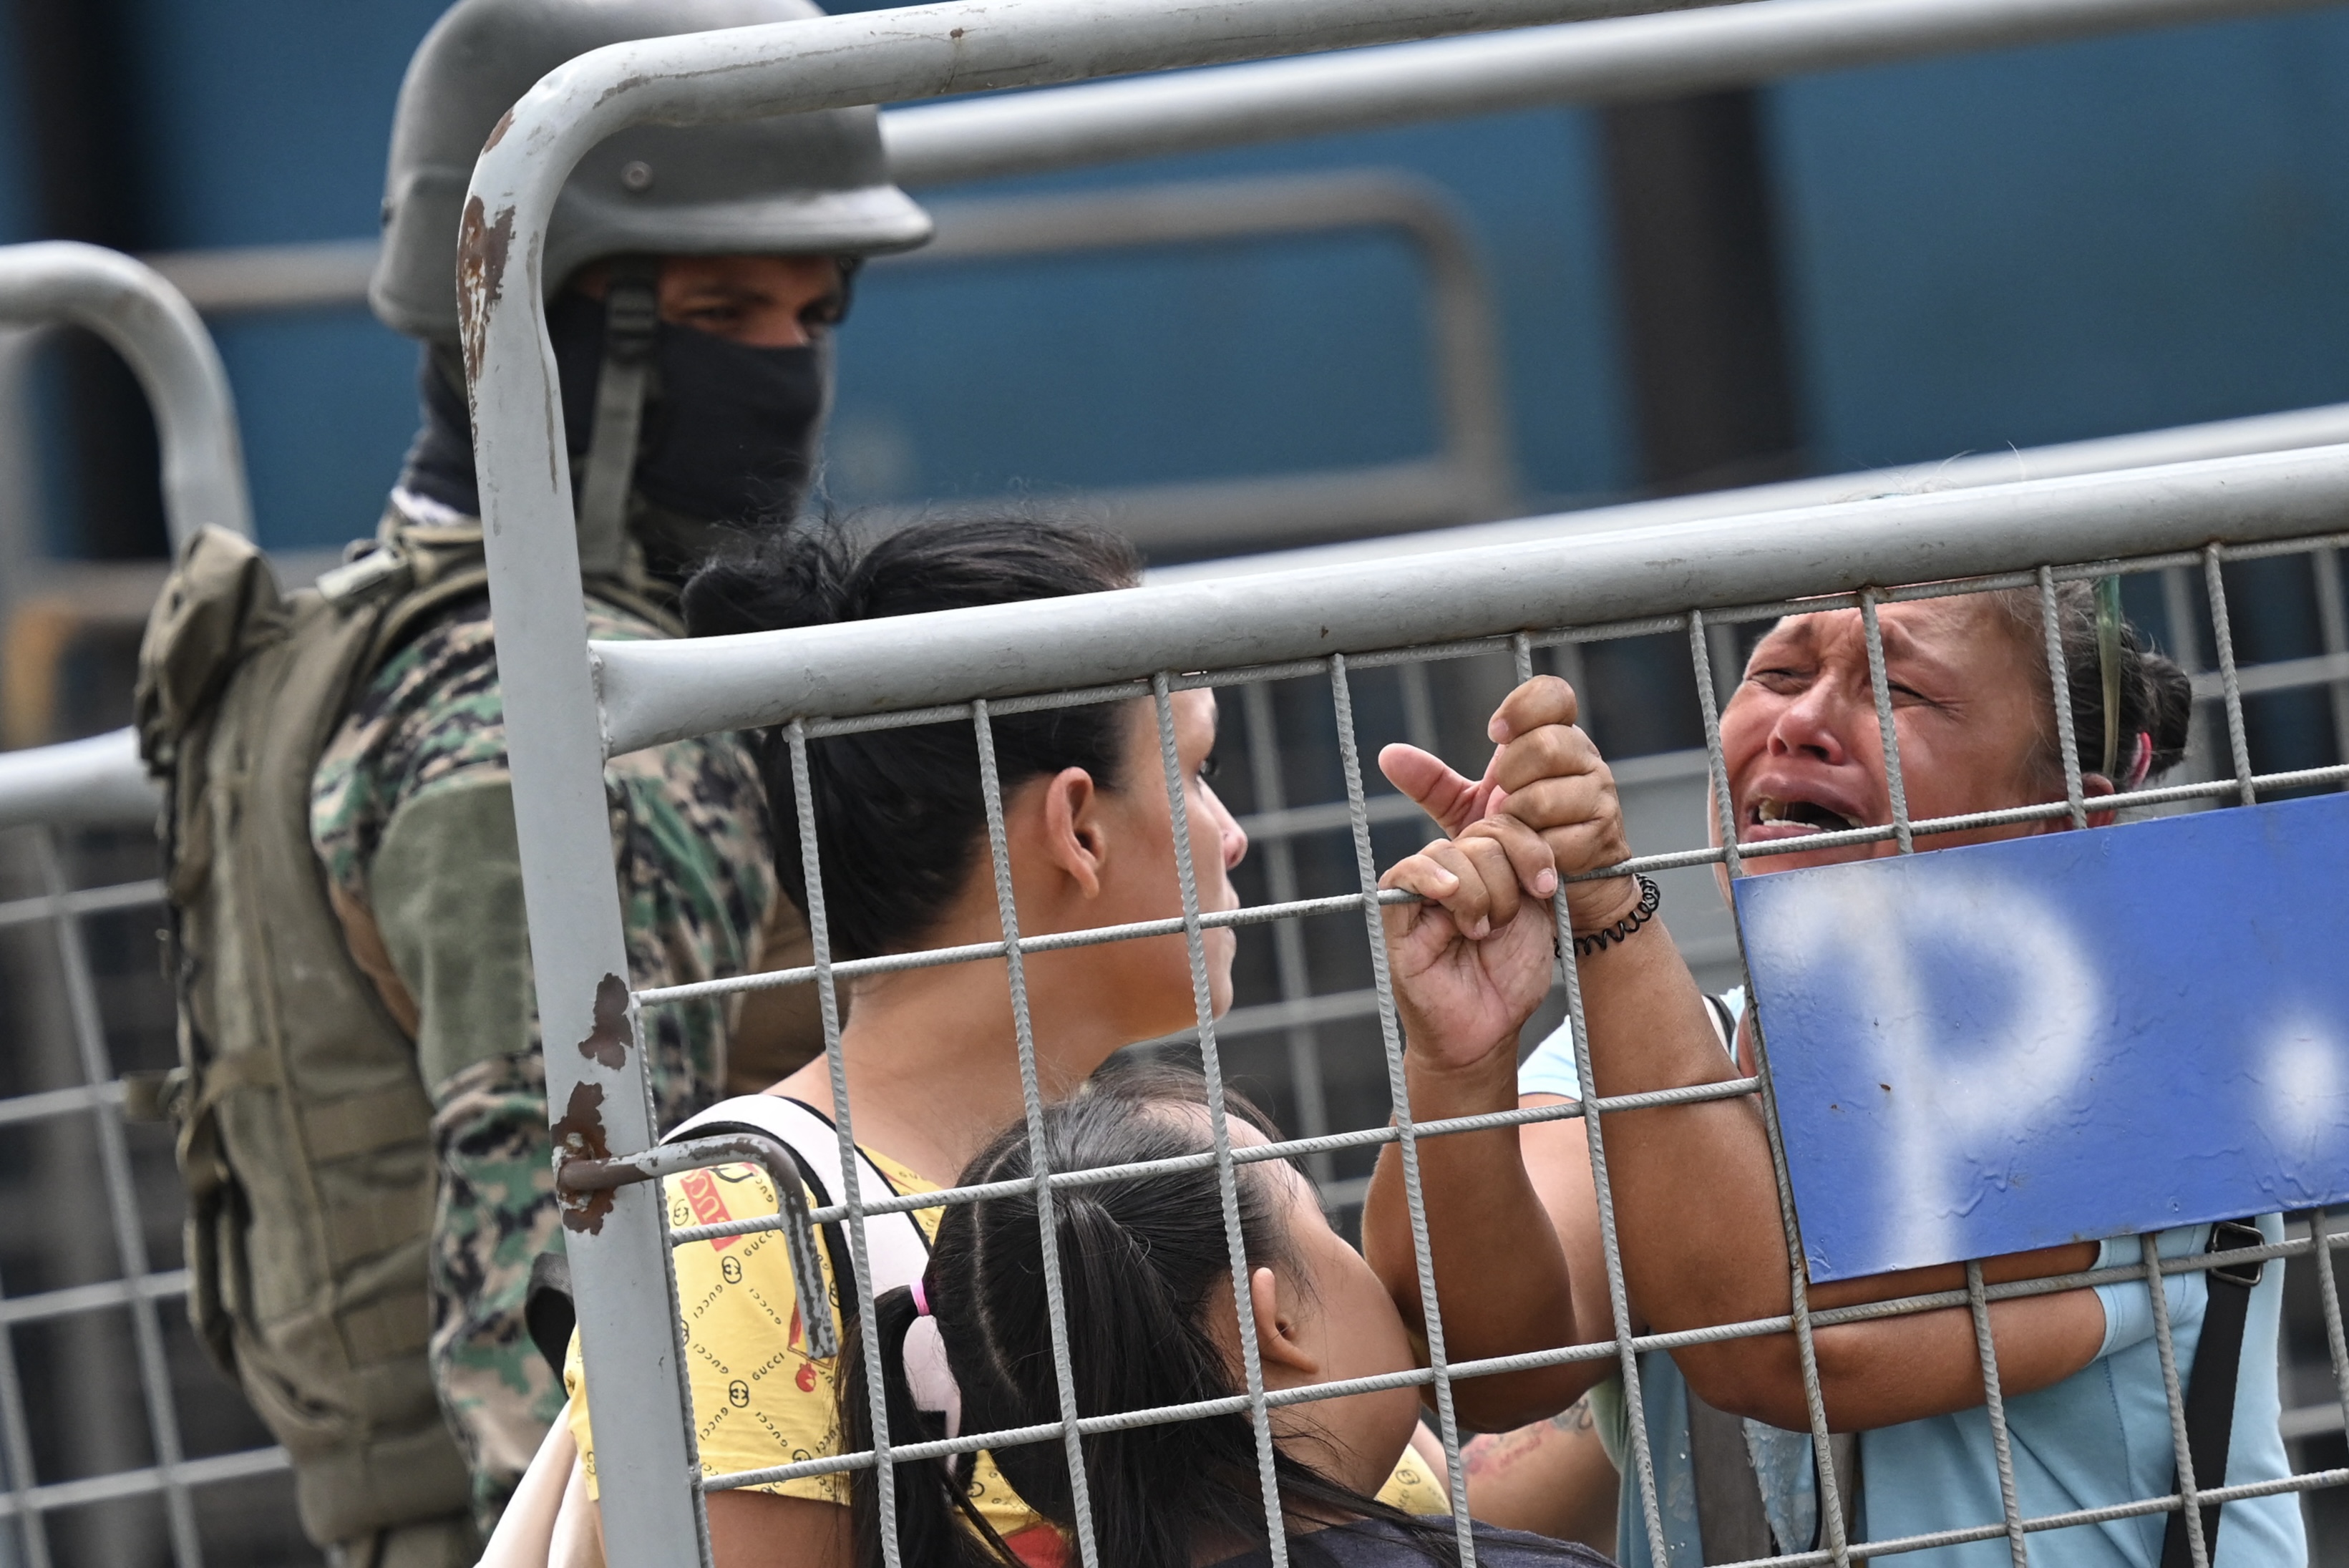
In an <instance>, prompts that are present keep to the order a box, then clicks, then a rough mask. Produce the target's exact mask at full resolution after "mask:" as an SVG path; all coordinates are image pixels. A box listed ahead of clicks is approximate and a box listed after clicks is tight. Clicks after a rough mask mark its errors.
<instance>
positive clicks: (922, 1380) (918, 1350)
mask: <svg viewBox="0 0 2349 1568" xmlns="http://www.w3.org/2000/svg"><path fill="white" fill-rule="evenodd" d="M911 1291H912V1295H913V1297H914V1310H915V1312H916V1313H917V1314H918V1315H917V1316H916V1318H915V1319H914V1323H913V1326H912V1327H910V1328H908V1329H906V1330H905V1348H904V1350H903V1351H902V1352H901V1353H900V1354H901V1356H902V1358H903V1360H904V1362H905V1387H906V1390H907V1391H908V1392H910V1393H911V1394H912V1395H913V1396H914V1408H916V1409H917V1410H925V1411H927V1412H929V1413H930V1414H932V1415H937V1416H944V1417H945V1418H947V1437H948V1438H949V1439H953V1438H958V1437H960V1436H961V1435H962V1388H961V1387H960V1386H959V1385H957V1383H956V1382H955V1376H954V1367H952V1366H951V1365H950V1364H949V1363H948V1362H947V1341H946V1336H945V1335H943V1334H941V1333H940V1332H939V1331H938V1320H937V1319H936V1318H935V1317H933V1316H931V1315H930V1301H929V1294H928V1292H926V1291H925V1290H924V1289H923V1288H922V1282H921V1281H920V1280H918V1279H917V1280H916V1281H915V1282H914V1283H913V1285H912V1286H911ZM945 1462H946V1464H947V1470H948V1471H949V1473H951V1472H952V1470H953V1468H954V1464H953V1460H951V1459H948V1460H947V1461H945Z"/></svg>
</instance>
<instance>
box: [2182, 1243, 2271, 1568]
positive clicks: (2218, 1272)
mask: <svg viewBox="0 0 2349 1568" xmlns="http://www.w3.org/2000/svg"><path fill="white" fill-rule="evenodd" d="M2266 1242H2267V1237H2266V1236H2265V1235H2263V1234H2261V1232H2260V1228H2259V1227H2258V1226H2257V1225H2253V1224H2250V1223H2248V1222H2244V1221H2240V1220H2223V1221H2221V1222H2219V1223H2218V1224H2215V1225H2213V1226H2211V1227H2210V1244H2209V1246H2207V1247H2205V1248H2204V1249H2203V1251H2205V1252H2211V1253H2227V1252H2233V1251H2234V1250H2235V1249H2236V1248H2238V1247H2256V1246H2261V1245H2264V1244H2265V1243H2266ZM2266 1269H2267V1265H2266V1264H2264V1263H2251V1264H2237V1265H2235V1266H2234V1267H2232V1268H2218V1269H2205V1270H2203V1271H2202V1277H2203V1279H2204V1280H2206V1281H2208V1282H2209V1292H2210V1298H2209V1305H2207V1306H2206V1307H2204V1308H2203V1312H2202V1336H2201V1338H2199V1339H2198V1340H2196V1341H2195V1344H2194V1370H2193V1372H2192V1373H2191V1374H2190V1375H2189V1377H2188V1379H2187V1384H2186V1451H2187V1452H2188V1453H2189V1455H2191V1456H2192V1457H2193V1460H2194V1484H2195V1485H2196V1486H2197V1487H2199V1488H2201V1489H2203V1490H2204V1491H2211V1490H2215V1489H2217V1488H2219V1487H2222V1486H2224V1485H2226V1484H2227V1450H2228V1449H2229V1448H2230V1446H2232V1444H2233V1441H2234V1436H2235V1377H2236V1374H2237V1372H2238V1371H2240V1369H2241V1367H2242V1364H2243V1330H2244V1327H2245V1326H2246V1325H2247V1324H2248V1323H2249V1321H2250V1318H2251V1287H2252V1286H2254V1285H2256V1284H2259V1283H2260V1276H2261V1274H2263V1273H2265V1272H2266ZM2223 1507H2224V1505H2223V1504H2220V1503H2211V1504H2207V1505H2205V1506H2204V1507H2203V1508H2202V1509H2201V1514H2202V1550H2203V1553H2204V1557H2203V1561H2204V1562H2206V1563H2217V1562H2218V1561H2219V1516H2220V1511H2221V1510H2222V1508H2223ZM2192 1561H2193V1545H2192V1543H2191V1542H2189V1541H2188V1540H2187V1538H2186V1511H2185V1510H2184V1509H2182V1508H2181V1509H2179V1510H2178V1511H2177V1512H2175V1513H2173V1514H2171V1515H2170V1516H2169V1527H2168V1529H2167V1530H2166V1531H2164V1532H2162V1538H2161V1568H2188V1565H2189V1563H2192Z"/></svg>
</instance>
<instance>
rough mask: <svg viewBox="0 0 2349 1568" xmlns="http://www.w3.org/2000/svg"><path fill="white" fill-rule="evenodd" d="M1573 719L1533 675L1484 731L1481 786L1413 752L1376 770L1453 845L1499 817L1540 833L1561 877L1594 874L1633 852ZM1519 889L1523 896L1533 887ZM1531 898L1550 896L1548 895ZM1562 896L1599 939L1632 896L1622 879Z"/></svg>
mask: <svg viewBox="0 0 2349 1568" xmlns="http://www.w3.org/2000/svg"><path fill="white" fill-rule="evenodd" d="M1579 715H1580V707H1579V704H1578V701H1577V699H1576V697H1575V695H1574V688H1573V687H1572V686H1568V684H1567V683H1566V682H1564V681H1562V680H1560V679H1558V677H1557V676H1534V677H1533V678H1532V679H1531V680H1528V681H1526V682H1525V683H1523V684H1522V685H1520V686H1518V687H1517V688H1516V690H1515V691H1512V692H1511V693H1510V694H1509V695H1508V696H1506V697H1505V698H1503V699H1502V702H1501V706H1500V707H1497V708H1495V710H1494V711H1493V718H1492V722H1491V723H1490V724H1489V725H1488V726H1487V727H1486V730H1485V733H1486V734H1488V735H1489V736H1490V737H1491V738H1492V739H1493V741H1494V751H1493V758H1492V760H1491V761H1490V762H1489V763H1487V764H1486V765H1485V776H1484V777H1483V778H1481V779H1470V778H1468V777H1467V776H1466V775H1464V774H1463V773H1460V772H1457V771H1456V770H1454V769H1452V768H1451V767H1449V766H1448V765H1447V764H1445V763H1444V760H1443V758H1438V757H1435V756H1433V755H1432V754H1430V753H1428V752H1425V751H1422V750H1421V749H1420V748H1418V747H1415V746H1390V747H1388V748H1385V749H1384V750H1382V751H1381V752H1380V753H1379V770H1380V771H1381V772H1382V773H1384V774H1385V775H1386V776H1387V779H1388V781H1389V782H1390V783H1392V784H1393V785H1394V787H1395V788H1396V789H1400V790H1402V792H1403V793H1404V794H1405V795H1408V796H1409V797H1411V799H1413V801H1415V802H1416V803H1417V804H1418V806H1419V808H1420V810H1423V811H1425V812H1426V813H1427V814H1428V815H1429V816H1431V817H1433V818H1434V819H1435V820H1436V823H1437V825H1438V826H1440V827H1442V828H1443V829H1444V831H1445V832H1446V833H1449V834H1451V835H1452V836H1453V837H1454V839H1455V840H1456V839H1458V838H1459V837H1460V836H1461V835H1462V834H1463V833H1465V832H1467V831H1468V830H1470V829H1472V828H1473V827H1475V825H1476V824H1478V823H1480V822H1485V821H1489V820H1493V819H1495V817H1498V816H1501V815H1504V814H1506V816H1509V817H1512V818H1515V819H1516V820H1517V821H1520V822H1522V823H1524V824H1525V825H1526V827H1528V828H1531V829H1532V830H1534V831H1535V832H1537V833H1538V834H1540V835H1541V838H1542V841H1543V842H1544V843H1545V844H1546V845H1547V847H1548V849H1549V852H1550V856H1551V862H1552V864H1553V865H1554V867H1555V868H1556V871H1557V874H1558V875H1559V876H1561V877H1572V876H1574V875H1576V874H1577V873H1578V872H1590V871H1598V870H1601V869H1603V868H1605V867H1607V866H1611V865H1617V864H1619V863H1621V862H1622V861H1627V860H1629V859H1630V856H1631V845H1630V840H1629V839H1628V838H1627V837H1626V836H1625V834H1624V831H1623V808H1622V802H1621V801H1620V800H1619V799H1618V798H1617V796H1616V791H1615V776H1614V774H1613V773H1612V772H1611V771H1610V770H1609V769H1608V766H1607V761H1606V758H1602V757H1601V756H1599V748H1598V747H1597V746H1595V745H1594V744H1592V742H1591V739H1590V737H1589V736H1588V735H1587V734H1585V733H1584V732H1583V731H1582V730H1581V729H1580V728H1578V727H1577V726H1576V724H1575V720H1576V719H1577V718H1578V717H1579ZM1397 869H1401V868H1397ZM1526 887H1527V889H1528V891H1531V889H1532V884H1531V882H1527V883H1526ZM1536 896H1537V897H1547V896H1548V893H1547V890H1544V891H1542V892H1538V893H1537V894H1536ZM1566 896H1567V905H1568V909H1569V910H1570V911H1571V912H1572V913H1573V917H1574V928H1575V929H1576V930H1577V931H1585V932H1587V931H1597V930H1599V929H1601V928H1602V927H1604V926H1606V925H1608V924H1609V923H1613V922H1614V921H1617V920H1619V919H1621V918H1622V917H1623V916H1624V915H1625V914H1627V913H1630V910H1631V908H1632V907H1633V906H1634V905H1635V904H1637V903H1639V900H1640V889H1639V884H1638V883H1636V882H1633V881H1632V880H1631V879H1630V877H1609V878H1607V879H1605V880H1603V881H1599V882H1568V884H1567V895H1566Z"/></svg>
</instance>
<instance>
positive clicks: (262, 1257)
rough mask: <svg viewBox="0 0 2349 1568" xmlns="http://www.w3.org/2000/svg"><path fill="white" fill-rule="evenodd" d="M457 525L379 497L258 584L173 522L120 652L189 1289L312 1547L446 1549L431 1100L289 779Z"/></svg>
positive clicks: (350, 1553) (444, 578) (455, 1549)
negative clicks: (134, 740) (155, 849)
mask: <svg viewBox="0 0 2349 1568" xmlns="http://www.w3.org/2000/svg"><path fill="white" fill-rule="evenodd" d="M485 581H486V573H485V572H484V570H483V567H482V562H481V533H480V530H479V528H478V526H472V525H467V526H451V527H420V526H418V525H415V524H412V523H409V522H408V521H406V520H404V519H401V518H399V517H398V514H394V516H393V517H392V518H391V519H388V520H387V527H386V530H385V533H384V536H383V537H382V539H381V540H380V541H378V542H377V544H376V545H375V547H374V548H373V549H372V551H371V552H368V553H366V554H363V555H360V556H358V557H357V559H356V560H354V561H352V562H349V563H348V564H347V565H344V566H341V567H338V568H337V569H336V570H335V571H333V572H330V573H326V576H325V577H323V578H321V579H320V581H319V583H318V585H317V586H316V587H315V588H308V589H304V590H302V591H300V592H297V593H290V594H289V593H283V592H281V591H280V589H279V587H278V584H277V582H276V579H275V577H274V574H273V573H272V572H271V570H270V568H269V564H268V562H267V561H266V560H265V559H264V557H263V556H262V554H261V552H260V551H259V550H258V549H256V548H255V547H254V545H253V544H252V542H249V541H247V540H244V539H243V538H240V537H238V536H237V535H235V534H232V533H229V532H226V531H222V530H220V529H206V530H204V531H202V532H201V533H199V534H198V535H197V536H196V537H195V538H194V539H192V540H191V541H190V542H189V543H188V545H187V547H186V549H185V550H184V551H183V552H181V558H180V561H179V563H178V566H177V568H176V570H175V571H174V572H173V573H172V575H171V580H170V581H169V583H167V584H166V585H165V587H164V591H163V595H162V598H161V600H160V602H159V603H158V604H157V606H156V608H155V611H154V614H153V617H152V618H151V620H150V622H149V624H148V627H147V634H146V639H145V642H144V644H143V645H142V646H141V648H140V678H139V687H138V698H137V703H138V726H139V737H140V751H141V754H142V755H143V756H144V757H145V758H146V759H147V762H148V764H149V766H150V769H152V770H153V771H154V772H155V773H157V774H158V775H159V776H160V778H161V779H163V780H164V782H165V785H166V803H165V806H164V813H163V823H162V831H163V836H164V861H165V880H166V887H167V889H168V892H169V897H170V902H171V912H172V915H173V932H172V937H173V944H172V952H171V963H172V965H174V968H175V974H174V975H173V980H174V983H175V985H176V986H177V989H178V993H179V1002H180V1008H179V1041H180V1060H181V1066H180V1068H179V1069H178V1071H176V1072H175V1073H173V1074H171V1076H170V1078H169V1079H167V1080H166V1081H165V1083H164V1084H163V1085H162V1086H160V1092H159V1093H158V1094H157V1095H156V1097H155V1099H156V1104H157V1108H158V1109H161V1110H163V1111H165V1112H168V1113H169V1114H170V1115H171V1117H172V1119H174V1120H176V1121H177V1123H178V1124H179V1155H180V1166H181V1171H182V1173H183V1175H184V1177H185V1180H186V1184H187V1192H188V1219H187V1262H188V1272H189V1291H188V1308H189V1315H190V1317H191V1320H192V1322H193V1323H194V1325H195V1327H196V1331H197V1335H198V1336H199V1337H200V1338H201V1339H202V1342H203V1345H204V1346H205V1348H206V1350H207V1351H208V1352H209V1353H210V1354H211V1356H212V1358H213V1360H215V1361H216V1362H218V1363H219V1365H220V1366H221V1367H222V1368H223V1369H224V1370H226V1371H228V1372H230V1373H231V1374H232V1375H233V1376H234V1377H236V1378H237V1380H238V1381H239V1383H240V1384H241V1385H242V1386H243V1389H244V1392H245V1394H246V1397H247V1398H250V1399H251V1400H252V1402H253V1406H254V1409H255V1410H256V1411H258V1412H259V1413H260V1415H261V1418H262V1419H263V1420H264V1422H266V1423H267V1425H268V1427H269V1429H270V1430H271V1431H272V1432H273V1433H274V1434H275V1435H276V1437H277V1439H278V1440H279V1441H280V1442H281V1443H283V1444H284V1445H285V1449H286V1451H287V1453H288V1454H290V1455H291V1456H292V1459H293V1464H294V1473H295V1487H296V1494H297V1497H298V1500H299V1505H300V1510H301V1516H302V1523H303V1527H304V1528H305V1531H306V1532H308V1533H309V1535H310V1536H311V1538H312V1539H313V1540H315V1541H316V1542H319V1543H320V1544H322V1545H328V1546H338V1547H340V1548H341V1550H340V1551H339V1552H338V1553H336V1555H337V1557H338V1559H340V1560H342V1561H345V1562H349V1563H355V1564H367V1565H368V1568H374V1565H376V1564H378V1563H382V1564H389V1563H400V1564H409V1563H414V1564H418V1565H419V1568H422V1565H425V1564H435V1565H437V1564H439V1563H450V1564H460V1563H471V1561H472V1557H471V1553H473V1552H475V1551H477V1550H478V1545H479V1543H478V1542H477V1541H475V1539H474V1537H473V1532H472V1527H471V1523H470V1516H469V1507H470V1501H471V1490H470V1485H469V1482H468V1480H467V1477H466V1471H465V1464H464V1460H463V1459H462V1458H461V1457H460V1453H459V1451H458V1449H457V1446H456V1443H455V1442H454V1440H453V1439H451V1438H450V1435H449V1433H448V1430H447V1429H446V1428H445V1427H444V1426H443V1424H442V1419H441V1414H440V1406H439V1403H438V1402H437V1400H436V1399H435V1398H434V1395H433V1389H432V1379H431V1376H430V1372H429V1365H428V1362H427V1357H426V1354H425V1348H426V1341H427V1339H428V1337H429V1330H430V1322H431V1318H430V1311H429V1306H428V1304H427V1298H426V1275H425V1265H426V1248H427V1244H428V1241H429V1235H430V1231H431V1223H432V1212H433V1203H434V1196H435V1191H434V1180H435V1179H434V1164H433V1157H432V1146H431V1141H430V1136H429V1129H430V1120H431V1105H430V1103H429V1100H428V1099H427V1098H426V1095H425V1090H424V1086H423V1084H422V1083H421V1082H420V1081H419V1076H418V1071H417V1064H416V1053H415V1047H414V1046H413V1044H412V1043H411V1042H410V1040H409V1037H408V1036H407V1035H406V1034H405V1033H404V1032H403V1031H402V1030H401V1029H400V1027H399V1026H398V1025H397V1024H396V1023H395V1022H394V1021H393V1020H392V1018H391V1016H390V1015H389V1013H388V1011H387V1010H386V1009H385V1007H384V1005H383V1003H382V1002H381V1000H380V999H379V998H378V995H377V992H376V989H375V986H374V985H373V984H372V983H371V982H370V981H369V980H368V978H367V975H366V974H365V973H364V972H363V971H361V970H360V969H359V967H358V966H357V964H356V963H355V962H353V960H352V958H351V955H350V953H349V950H348V948H347V946H346V944H345V939H344V934H343V927H342V924H341V923H340V922H339V921H338V920H337V919H336V914H335V912H334V910H333V909H332V907H331V906H330V905H329V903H328V902H327V896H326V884H325V880H324V876H323V872H322V870H321V868H320V866H319V864H318V862H317V860H316V855H315V854H314V852H313V851H312V848H311V838H310V786H311V777H312V774H313V773H314V772H315V770H316V767H317V764H318V759H319V757H320V754H321V753H322V752H323V751H324V749H325V748H326V744H327V742H328V741H329V740H330V739H331V738H332V737H333V736H334V733H335V731H336V727H338V726H339V724H340V723H341V721H342V718H343V715H344V711H345V708H346V707H347V703H348V702H349V700H350V697H351V695H352V693H353V691H354V690H355V688H356V687H357V685H358V684H359V683H360V682H361V681H362V680H364V679H365V678H366V677H367V676H368V675H369V674H371V673H372V672H373V670H374V669H375V668H376V667H378V665H379V664H380V662H381V661H382V659H383V658H384V657H385V656H387V655H388V652H389V651H390V650H392V649H393V648H396V647H397V646H398V644H399V643H400V641H401V640H402V638H403V637H404V636H405V635H407V634H411V633H412V632H414V631H415V630H416V629H418V628H419V626H420V624H422V621H423V619H424V617H426V616H428V615H430V614H433V613H434V612H436V611H438V610H440V609H443V608H445V607H446V606H448V605H449V604H450V603H453V602H454V601H456V600H458V599H460V598H461V597H463V596H465V595H468V594H471V593H478V592H480V591H481V587H482V586H483V584H484V583H485Z"/></svg>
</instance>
